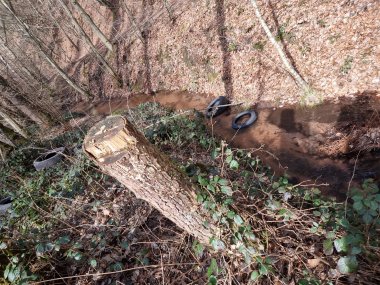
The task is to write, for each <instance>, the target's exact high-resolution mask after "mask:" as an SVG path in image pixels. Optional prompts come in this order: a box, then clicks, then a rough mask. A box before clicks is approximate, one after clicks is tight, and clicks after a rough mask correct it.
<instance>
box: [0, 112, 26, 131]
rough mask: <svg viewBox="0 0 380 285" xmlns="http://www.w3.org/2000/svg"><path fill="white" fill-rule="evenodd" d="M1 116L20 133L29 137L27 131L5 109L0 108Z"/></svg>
mask: <svg viewBox="0 0 380 285" xmlns="http://www.w3.org/2000/svg"><path fill="white" fill-rule="evenodd" d="M0 117H3V119H4V121H5V122H7V123H8V125H9V126H10V127H11V128H12V129H13V130H14V131H15V132H16V133H18V134H20V135H21V136H23V137H24V138H28V135H27V134H26V132H25V131H24V130H23V129H22V128H21V127H20V126H19V125H18V124H17V123H16V121H15V120H13V119H12V118H11V117H10V116H9V115H8V114H7V113H5V111H4V110H1V109H0Z"/></svg>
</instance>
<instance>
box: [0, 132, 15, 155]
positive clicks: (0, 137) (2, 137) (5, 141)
mask: <svg viewBox="0 0 380 285" xmlns="http://www.w3.org/2000/svg"><path fill="white" fill-rule="evenodd" d="M0 142H2V143H3V144H6V145H9V146H12V147H15V145H14V144H13V142H12V141H11V140H10V139H9V138H8V137H7V135H6V134H4V132H3V131H2V130H0ZM0 151H1V149H0Z"/></svg>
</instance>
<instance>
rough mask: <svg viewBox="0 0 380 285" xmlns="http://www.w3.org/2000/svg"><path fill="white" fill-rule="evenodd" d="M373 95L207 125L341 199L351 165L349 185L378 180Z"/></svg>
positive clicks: (180, 94)
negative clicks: (248, 122) (240, 122)
mask: <svg viewBox="0 0 380 285" xmlns="http://www.w3.org/2000/svg"><path fill="white" fill-rule="evenodd" d="M373 95H374V94H358V96H357V97H356V99H355V100H350V99H344V100H342V101H341V102H339V104H332V103H328V102H327V103H324V104H322V105H319V106H317V107H314V108H311V109H306V108H302V107H297V106H286V107H282V108H273V107H270V106H265V105H264V104H262V105H261V106H260V105H259V106H257V108H256V111H257V113H258V120H257V121H256V123H255V124H254V125H253V126H251V127H249V128H247V129H244V130H239V131H235V130H233V129H232V128H231V121H232V119H233V117H234V116H235V115H236V114H237V113H238V112H239V108H238V107H233V108H232V109H231V110H229V111H227V112H225V113H224V114H222V115H220V116H218V117H215V118H213V119H212V120H209V121H207V124H208V126H209V127H210V130H211V131H212V132H213V134H214V135H215V136H217V137H220V138H221V139H224V140H226V141H227V142H228V143H230V144H231V145H232V146H234V147H238V148H243V149H254V150H256V152H257V154H258V155H259V156H260V157H261V158H262V159H263V160H264V161H265V162H266V163H268V164H269V165H270V166H271V167H272V168H273V169H274V171H275V172H276V174H278V175H281V174H283V173H284V172H286V173H287V174H288V175H290V177H291V179H292V182H293V183H300V182H303V183H305V184H314V183H315V184H316V185H319V188H321V189H322V190H323V191H324V192H325V194H327V195H333V196H336V197H338V198H343V197H344V196H345V193H346V192H347V186H348V183H349V181H350V180H351V178H352V176H353V172H354V168H355V174H354V176H353V183H358V182H360V181H361V180H363V179H365V178H375V179H379V178H380V152H379V148H380V115H379V114H380V100H379V99H378V98H376V96H373ZM211 99H212V97H211V96H208V95H205V94H197V93H190V92H184V91H175V92H159V93H157V94H156V95H155V96H149V95H145V94H141V95H136V96H132V97H130V98H123V99H112V100H109V101H103V102H98V103H93V104H90V103H86V102H82V103H80V104H78V105H77V106H76V107H75V108H74V109H73V111H76V112H84V113H86V114H89V115H96V114H104V115H109V114H112V113H114V112H117V111H121V110H127V109H128V108H132V107H135V106H137V105H139V104H141V103H143V102H148V101H151V102H153V101H155V102H158V103H160V104H162V105H164V106H167V107H171V108H174V109H176V110H189V109H196V110H199V111H202V112H203V110H204V109H205V108H206V107H207V105H208V103H209V102H210V101H211ZM355 165H356V166H355Z"/></svg>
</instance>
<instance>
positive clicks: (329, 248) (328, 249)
mask: <svg viewBox="0 0 380 285" xmlns="http://www.w3.org/2000/svg"><path fill="white" fill-rule="evenodd" d="M333 252H334V246H333V241H332V240H331V239H326V240H325V241H324V242H323V253H324V254H326V255H331V254H333Z"/></svg>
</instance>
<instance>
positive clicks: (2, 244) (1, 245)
mask: <svg viewBox="0 0 380 285" xmlns="http://www.w3.org/2000/svg"><path fill="white" fill-rule="evenodd" d="M7 247H8V246H7V244H6V243H5V242H1V243H0V249H6V248H7Z"/></svg>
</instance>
